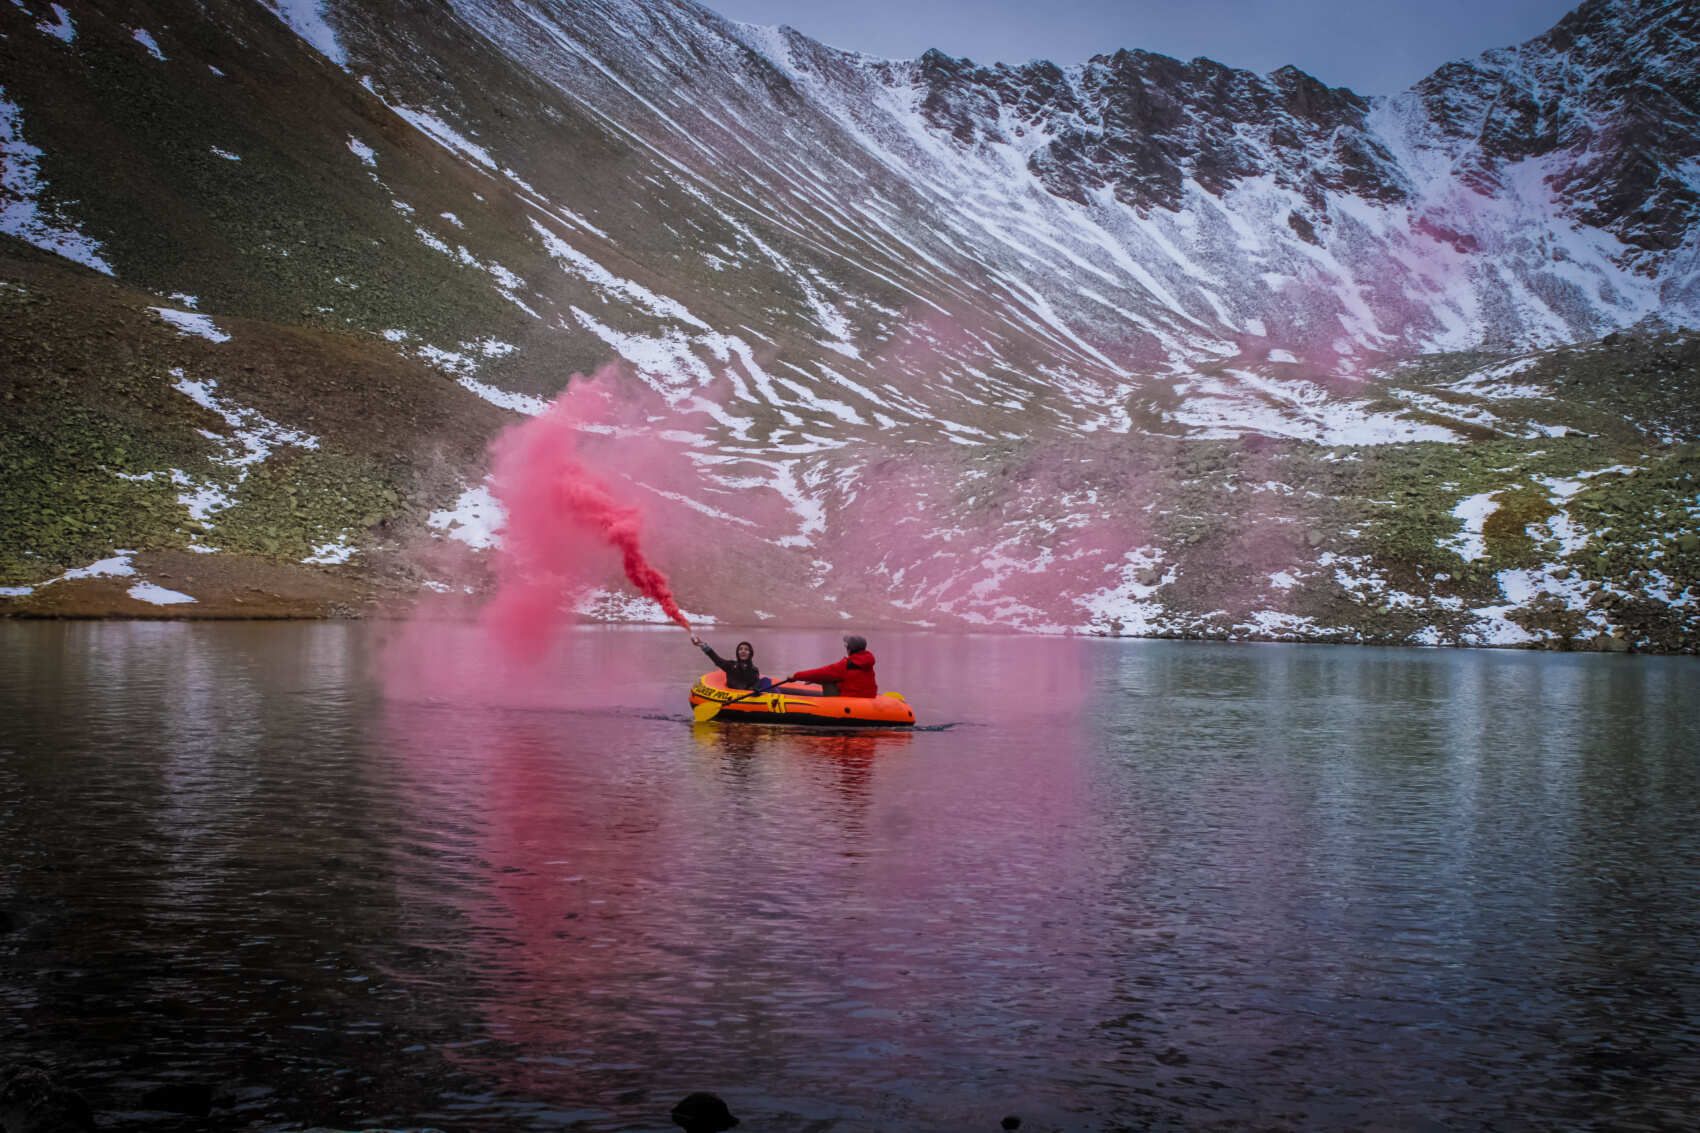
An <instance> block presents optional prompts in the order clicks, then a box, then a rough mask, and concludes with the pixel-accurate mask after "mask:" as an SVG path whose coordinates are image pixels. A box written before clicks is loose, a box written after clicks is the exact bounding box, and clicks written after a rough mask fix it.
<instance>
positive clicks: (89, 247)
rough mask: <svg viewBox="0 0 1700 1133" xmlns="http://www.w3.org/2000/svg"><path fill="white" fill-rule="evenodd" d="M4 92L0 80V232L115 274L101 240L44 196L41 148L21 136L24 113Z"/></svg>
mask: <svg viewBox="0 0 1700 1133" xmlns="http://www.w3.org/2000/svg"><path fill="white" fill-rule="evenodd" d="M5 95H6V89H5V87H3V86H0V232H4V233H5V234H6V235H8V236H16V237H17V238H18V239H20V240H22V241H24V242H25V243H26V244H33V245H34V246H35V247H37V248H40V249H41V250H42V251H44V252H52V253H53V254H54V255H56V256H63V257H65V258H66V259H68V260H72V261H74V262H76V263H79V264H82V265H83V266H84V267H88V268H93V269H94V270H95V271H98V272H104V273H106V274H107V275H111V274H113V272H112V265H111V264H108V263H107V262H106V260H105V259H104V258H103V257H102V256H101V254H100V253H101V247H100V242H99V241H97V240H94V239H91V238H90V237H88V236H85V235H83V234H82V233H81V232H79V231H78V230H77V226H76V225H75V224H73V223H71V222H69V221H67V220H66V219H65V218H64V217H63V216H62V215H61V214H60V213H59V210H58V209H57V208H56V207H55V206H54V205H52V204H49V203H46V202H44V201H42V199H41V193H42V190H43V189H45V188H46V187H47V186H46V183H45V182H43V181H42V180H41V175H40V173H39V171H38V160H39V159H40V157H41V154H42V151H41V150H40V149H39V148H37V147H35V146H32V145H30V144H29V143H28V142H26V141H24V135H23V113H22V111H20V110H19V109H18V104H17V103H15V102H9V101H7V99H6V97H5Z"/></svg>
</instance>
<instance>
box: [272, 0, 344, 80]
mask: <svg viewBox="0 0 1700 1133" xmlns="http://www.w3.org/2000/svg"><path fill="white" fill-rule="evenodd" d="M262 3H264V4H265V6H266V7H267V8H270V9H271V12H272V15H274V16H276V17H277V18H278V19H280V20H282V21H283V22H284V23H285V24H287V25H288V26H289V29H290V30H291V31H293V32H294V33H295V34H296V35H298V36H300V37H301V38H302V39H303V40H305V41H306V42H307V45H308V46H309V47H311V48H313V50H315V51H317V52H318V53H319V54H320V55H323V56H324V57H325V58H326V59H329V60H330V61H331V62H332V63H335V64H336V65H337V66H338V67H344V68H346V67H347V66H348V52H346V51H344V50H343V48H342V44H341V43H340V42H339V41H338V40H337V37H336V32H334V31H332V30H331V26H330V24H329V23H327V22H326V21H325V7H326V5H325V0H262Z"/></svg>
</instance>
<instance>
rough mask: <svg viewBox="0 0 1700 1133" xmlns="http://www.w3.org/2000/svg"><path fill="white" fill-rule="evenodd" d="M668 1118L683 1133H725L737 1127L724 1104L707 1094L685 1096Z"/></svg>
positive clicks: (730, 1112) (734, 1119)
mask: <svg viewBox="0 0 1700 1133" xmlns="http://www.w3.org/2000/svg"><path fill="white" fill-rule="evenodd" d="M670 1116H671V1117H672V1118H673V1124H674V1125H677V1126H678V1127H679V1128H681V1129H683V1130H684V1131H685V1133H725V1131H726V1130H728V1129H732V1128H735V1127H736V1126H737V1125H738V1119H737V1118H736V1117H733V1116H732V1111H731V1110H729V1109H727V1108H726V1103H725V1102H724V1101H721V1100H720V1098H719V1097H718V1096H716V1095H714V1094H709V1093H695V1094H687V1095H686V1096H685V1098H684V1099H683V1100H681V1101H680V1102H679V1104H678V1105H676V1106H674V1107H673V1112H672V1114H671V1115H670Z"/></svg>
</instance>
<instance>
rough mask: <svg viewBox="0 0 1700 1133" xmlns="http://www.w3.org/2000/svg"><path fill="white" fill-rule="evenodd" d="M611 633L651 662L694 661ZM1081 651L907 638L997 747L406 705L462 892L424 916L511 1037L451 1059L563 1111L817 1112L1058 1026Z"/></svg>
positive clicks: (409, 737)
mask: <svg viewBox="0 0 1700 1133" xmlns="http://www.w3.org/2000/svg"><path fill="white" fill-rule="evenodd" d="M582 636H583V637H585V638H591V637H598V636H600V637H611V638H613V639H615V640H617V641H621V642H623V643H624V646H625V648H626V649H627V650H628V652H629V653H630V654H631V655H632V656H629V657H628V658H627V663H629V664H632V665H633V666H635V667H638V668H642V667H644V666H645V665H646V664H648V665H656V664H659V663H660V662H658V660H657V659H658V658H660V657H663V656H666V655H667V653H668V651H667V650H666V649H665V648H664V646H662V645H661V643H660V642H658V641H656V640H655V635H638V634H624V635H621V634H617V633H616V634H607V633H602V634H596V633H586V634H584V635H582ZM772 644H773V645H774V648H775V651H780V650H783V651H785V652H786V653H787V655H789V652H790V651H791V650H794V649H800V648H803V647H804V645H805V641H804V640H803V639H802V638H801V635H795V636H794V637H790V638H782V640H781V641H780V642H776V643H772ZM1078 648H1079V647H1078V643H1069V642H1057V643H1051V647H1049V648H1047V646H1046V645H1044V644H1041V645H1039V646H1037V647H1035V646H1034V645H1033V643H1032V642H1013V641H1012V642H1011V643H1010V648H1009V651H1008V653H1007V655H1004V656H1003V659H999V658H1000V650H999V649H998V648H996V647H994V646H993V642H992V641H991V640H988V639H980V640H979V641H978V643H977V644H976V645H975V646H973V647H972V648H970V649H964V647H963V643H962V642H960V641H957V640H953V639H949V638H943V637H925V638H922V637H909V636H902V637H892V638H889V639H888V643H887V645H886V651H887V653H888V654H889V655H891V656H894V657H898V658H901V659H902V665H901V667H902V668H903V669H904V670H905V671H906V673H913V674H915V678H914V679H916V680H917V681H918V680H919V679H920V675H921V674H931V676H932V679H934V680H936V679H939V678H940V677H944V676H947V675H949V674H952V673H954V674H956V676H955V677H954V678H953V680H954V683H952V684H951V685H950V686H948V687H947V688H944V689H940V690H938V693H937V701H938V703H939V704H940V705H941V707H944V706H948V707H949V708H950V709H951V710H956V711H963V710H969V711H975V712H977V711H981V710H987V711H990V710H996V711H999V712H1001V713H1002V715H1003V716H1004V717H1005V719H1006V724H1005V725H1004V726H1003V727H1001V728H997V729H993V728H990V727H988V726H987V725H986V724H985V723H978V724H973V725H965V726H964V727H963V728H962V729H958V730H955V731H951V732H945V733H855V734H831V735H823V734H809V733H800V734H799V733H795V732H786V731H783V730H779V729H766V728H750V727H748V726H736V725H732V726H722V725H709V726H700V727H692V726H690V725H689V724H686V723H684V722H683V720H682V713H681V719H679V720H677V721H675V720H654V719H642V718H638V717H631V716H618V715H606V716H598V715H584V714H575V713H547V712H534V711H525V712H513V711H487V710H478V711H475V710H472V709H462V710H455V711H444V710H442V709H438V708H433V709H430V710H425V711H417V710H416V711H408V710H404V709H402V708H401V707H399V706H396V707H393V708H392V711H391V713H390V716H389V720H388V733H389V735H388V742H389V746H390V747H391V748H392V749H393V750H394V751H396V752H397V753H400V754H401V756H402V757H401V758H398V760H397V763H398V768H397V770H398V772H399V773H400V778H401V781H402V783H403V784H404V786H403V790H404V791H405V792H406V795H407V796H408V797H409V798H410V799H411V801H412V805H414V806H415V807H417V808H418V809H419V811H420V812H421V814H420V818H419V823H420V825H421V826H424V827H426V828H439V829H442V830H444V832H445V833H444V844H443V846H442V847H440V848H439V849H440V850H441V851H442V855H443V856H442V858H441V861H442V862H443V863H445V864H444V865H443V866H442V867H441V868H442V869H444V870H445V871H447V872H448V873H450V874H452V875H453V876H452V878H451V880H450V883H448V884H438V879H436V878H433V877H430V876H425V877H421V878H418V879H416V882H415V884H416V885H417V886H419V888H418V890H417V892H416V893H415V895H414V899H415V900H417V901H419V902H420V905H421V907H422V908H423V907H425V906H428V905H434V904H441V905H446V906H447V908H448V910H449V912H448V914H447V915H446V916H445V915H442V914H434V915H430V916H418V917H414V916H409V917H407V918H406V922H407V924H408V925H409V926H410V927H411V928H412V929H413V930H414V931H415V932H417V933H418V934H419V935H420V937H421V939H420V943H423V944H429V945H433V946H440V947H446V948H448V949H449V950H450V951H452V952H453V953H454V954H456V955H457V957H458V958H459V960H458V965H459V966H460V967H461V968H463V969H464V971H465V972H466V974H467V982H466V984H465V986H464V987H462V988H457V989H454V990H453V991H452V992H450V993H448V994H451V995H453V996H454V997H455V998H456V999H457V1000H458V1001H459V1002H460V1003H461V1007H462V1008H463V1009H464V1010H466V1011H470V1012H472V1013H474V1015H475V1016H476V1018H478V1019H479V1020H481V1022H482V1029H483V1031H484V1032H485V1033H487V1034H488V1035H489V1036H490V1037H492V1038H494V1039H496V1040H498V1041H499V1042H500V1043H501V1044H502V1046H501V1048H500V1052H499V1053H497V1052H496V1051H494V1050H492V1051H485V1050H482V1049H480V1048H470V1049H467V1050H464V1051H456V1052H453V1053H452V1054H451V1057H453V1058H456V1059H460V1060H464V1062H465V1064H466V1065H467V1066H468V1068H470V1069H473V1070H476V1072H477V1073H479V1074H480V1075H482V1076H486V1077H493V1078H495V1079H496V1080H498V1081H499V1082H500V1083H501V1085H502V1088H503V1089H504V1090H508V1091H513V1092H516V1093H518V1094H522V1095H525V1096H528V1097H537V1098H547V1099H552V1100H554V1101H556V1102H558V1103H560V1104H567V1103H569V1102H570V1103H573V1104H581V1105H582V1104H587V1103H591V1102H595V1103H596V1104H601V1105H608V1104H611V1103H610V1101H609V1099H610V1098H612V1097H615V1096H617V1095H618V1094H620V1093H621V1092H622V1091H625V1090H629V1089H639V1088H642V1089H645V1090H655V1091H660V1092H661V1093H663V1094H665V1092H666V1091H667V1090H674V1089H676V1090H678V1091H679V1093H680V1094H681V1095H682V1093H684V1092H686V1091H687V1090H688V1089H694V1088H736V1087H738V1086H740V1085H742V1086H743V1087H744V1088H746V1089H753V1090H758V1091H760V1092H762V1093H764V1094H771V1095H773V1096H778V1095H780V1094H785V1093H787V1092H789V1093H791V1094H792V1095H796V1096H798V1097H803V1098H815V1099H817V1100H818V1099H819V1098H825V1097H830V1096H833V1095H835V1094H838V1093H842V1092H843V1089H844V1082H845V1077H846V1075H847V1074H849V1073H851V1071H852V1068H854V1070H855V1072H856V1073H858V1074H861V1075H866V1076H867V1077H868V1083H869V1085H870V1086H871V1087H873V1088H876V1089H877V1088H885V1087H881V1086H880V1085H879V1084H880V1083H881V1082H885V1083H887V1084H888V1086H889V1087H890V1088H893V1089H896V1088H899V1086H900V1085H901V1080H902V1079H903V1078H904V1076H905V1075H906V1074H913V1073H916V1072H918V1071H917V1066H918V1063H917V1064H909V1065H906V1064H905V1063H904V1062H903V1057H904V1055H903V1052H904V1051H906V1050H912V1051H914V1052H916V1057H917V1058H918V1059H920V1061H922V1062H927V1063H929V1064H931V1063H933V1062H934V1061H935V1060H939V1059H942V1060H944V1062H945V1063H946V1064H948V1063H950V1062H951V1060H954V1059H962V1060H965V1061H966V1062H968V1063H972V1062H973V1061H974V1060H975V1059H976V1058H978V1057H980V1056H982V1055H983V1054H984V1053H985V1050H986V1048H987V1047H988V1044H989V1046H990V1048H992V1049H997V1048H999V1047H1000V1046H1001V1045H1002V1044H1005V1043H1008V1042H1010V1041H1012V1037H1013V1032H1011V1031H1010V1030H1009V1029H1008V1027H1007V1025H1006V1023H1007V1020H1008V1018H1009V1013H1010V1012H1011V1011H1013V1012H1014V1014H1015V1015H1016V1016H1021V1017H1028V1016H1031V1017H1035V1018H1036V1017H1038V1015H1039V1014H1040V1013H1042V1012H1043V1010H1044V1002H1043V1001H1044V999H1045V997H1046V996H1047V995H1049V994H1050V993H1051V990H1052V989H1051V987H1050V985H1048V984H1047V983H1046V981H1047V980H1057V979H1062V980H1068V979H1071V978H1074V977H1071V976H1070V975H1069V973H1067V972H1066V971H1064V970H1063V969H1062V968H1060V967H1058V968H1056V969H1055V970H1049V969H1051V967H1052V966H1053V965H1055V964H1056V963H1057V960H1056V957H1057V956H1059V955H1061V954H1062V953H1063V952H1065V951H1066V949H1059V948H1057V947H1056V943H1057V939H1058V938H1059V937H1067V938H1070V939H1072V938H1073V937H1074V936H1075V934H1076V933H1077V932H1078V931H1079V928H1078V925H1079V922H1080V918H1081V917H1082V916H1084V915H1085V914H1086V913H1087V912H1088V910H1089V904H1090V903H1089V902H1086V901H1085V900H1084V898H1083V897H1082V893H1083V891H1084V889H1085V880H1084V879H1085V877H1086V875H1087V874H1088V873H1089V872H1090V869H1091V866H1090V863H1089V861H1088V858H1087V856H1086V855H1085V854H1084V852H1083V850H1082V846H1081V844H1080V841H1079V834H1080V831H1081V830H1082V829H1083V825H1084V824H1083V815H1084V813H1085V812H1086V811H1087V810H1088V809H1089V803H1088V800H1087V798H1086V792H1085V786H1084V781H1083V780H1084V777H1083V773H1082V770H1081V762H1082V761H1081V756H1082V752H1081V749H1080V745H1079V744H1078V741H1077V739H1076V738H1075V737H1076V734H1075V733H1074V732H1073V731H1072V730H1071V729H1069V728H1067V727H1066V726H1059V724H1058V717H1057V715H1056V714H1055V713H1054V712H1035V711H1033V710H1032V709H1031V706H1032V705H1034V704H1044V703H1046V694H1047V693H1049V694H1050V695H1052V696H1053V697H1061V696H1063V695H1065V693H1068V692H1072V693H1074V694H1075V695H1076V696H1077V697H1078V695H1079V689H1080V687H1081V686H1082V685H1083V684H1084V682H1085V679H1086V673H1085V669H1086V666H1084V665H1083V664H1082V663H1081V661H1080V658H1079V655H1078ZM587 662H590V663H594V662H593V661H590V659H589V658H582V657H581V658H572V657H569V658H567V659H566V660H564V661H563V662H562V666H561V669H560V670H559V675H560V678H561V679H562V680H571V678H572V677H573V675H574V667H575V666H576V665H581V664H585V663H587ZM912 687H917V688H918V687H923V686H921V685H919V684H916V685H913V686H912ZM1016 694H1019V695H1016ZM928 695H929V697H931V696H932V695H933V694H931V693H929V694H928ZM1051 703H1054V701H1053V702H1051ZM1076 703H1078V700H1077V701H1076ZM448 863H452V864H448ZM1010 977H1015V979H1016V984H1017V986H1014V987H1012V986H1010V985H1009V984H1008V983H1007V982H1006V981H1007V980H1008V979H1009V978H1010ZM871 1052H885V1053H884V1054H882V1055H881V1057H880V1058H878V1059H875V1060H874V1064H872V1065H864V1063H866V1062H868V1060H869V1059H870V1058H871V1057H872V1054H871ZM921 1052H924V1058H922V1057H921ZM953 1088H955V1087H952V1086H951V1085H950V1084H948V1083H944V1082H937V1083H933V1084H932V1085H930V1086H929V1090H937V1091H938V1092H939V1094H940V1096H948V1095H949V1093H950V1091H951V1089H953Z"/></svg>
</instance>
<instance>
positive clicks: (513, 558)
mask: <svg viewBox="0 0 1700 1133" xmlns="http://www.w3.org/2000/svg"><path fill="white" fill-rule="evenodd" d="M617 410H618V405H617V404H616V402H615V400H614V398H613V397H612V395H611V389H610V383H609V382H607V381H605V380H602V376H601V375H598V380H594V381H575V382H573V383H572V384H571V385H570V386H569V387H568V388H567V389H566V390H564V391H563V392H562V393H561V395H560V396H559V397H558V398H556V399H555V402H554V404H553V405H551V406H550V407H549V408H548V410H547V411H545V412H544V413H543V414H542V415H541V416H538V417H534V418H532V419H531V420H529V421H525V422H522V423H520V424H518V425H515V426H514V427H512V428H511V429H508V430H507V431H506V432H504V433H502V435H501V436H499V437H497V438H496V440H495V441H494V443H492V445H491V446H490V447H491V455H492V458H493V459H492V467H491V471H490V486H491V490H492V491H493V493H494V494H495V496H496V498H497V500H499V501H500V502H501V505H502V508H503V510H504V511H505V512H506V513H507V522H506V524H505V526H504V527H503V529H502V545H501V548H500V550H499V551H498V552H497V556H496V562H495V567H496V577H497V583H498V586H497V590H496V595H495V597H494V598H493V599H492V600H491V602H490V605H489V606H488V607H487V608H486V610H485V612H484V622H485V625H486V626H487V627H488V628H489V630H490V632H491V634H492V635H493V636H494V637H495V638H496V640H497V641H498V642H499V643H500V644H501V646H502V647H503V649H504V650H505V651H506V652H507V653H508V654H509V655H510V656H516V657H531V658H535V657H538V656H541V655H542V653H543V651H544V650H545V649H547V648H548V645H549V641H550V639H551V638H552V637H553V635H554V632H555V630H556V629H557V627H558V626H559V625H560V624H561V622H562V621H563V620H564V619H565V618H566V617H567V616H568V612H569V610H570V607H571V606H572V604H573V603H574V602H575V601H576V600H577V599H578V598H580V597H582V596H583V594H584V593H585V592H586V591H587V590H588V589H589V588H590V586H591V584H592V582H593V581H594V580H595V579H596V578H597V577H598V576H599V575H600V573H601V568H600V567H599V565H598V562H597V560H598V559H600V558H601V557H602V555H603V554H604V553H605V552H606V550H608V549H612V550H614V551H617V552H618V553H619V555H620V561H621V565H622V566H623V567H624V568H625V572H626V577H627V578H628V579H630V580H631V583H632V585H633V586H634V587H636V588H637V590H638V592H639V593H641V594H643V595H644V596H645V597H648V598H652V599H654V600H655V601H656V602H657V603H659V604H660V606H661V609H662V610H663V611H664V612H665V613H666V614H667V616H668V617H669V618H671V619H673V621H675V622H677V623H678V624H679V625H681V626H683V627H684V628H685V629H687V630H689V629H690V628H691V625H690V622H688V621H687V620H686V619H685V615H684V614H683V613H681V612H680V610H679V604H678V602H677V601H675V600H674V598H673V591H672V588H671V587H670V586H669V585H668V583H667V576H666V575H664V574H662V573H661V572H660V571H659V570H657V569H656V568H655V567H654V566H653V565H652V564H651V563H650V562H649V560H648V559H647V558H646V557H645V555H644V553H643V535H642V529H643V517H642V513H641V512H640V511H639V509H638V508H637V507H635V506H633V505H631V504H628V503H625V502H623V501H621V500H620V499H618V498H617V495H616V491H615V489H614V488H612V487H610V484H609V482H608V481H607V480H604V479H603V478H602V477H600V476H598V475H597V474H596V473H595V472H593V471H591V469H590V468H589V466H588V465H587V463H586V458H585V456H584V455H583V446H585V445H586V444H587V442H588V441H589V440H591V439H593V438H594V434H597V433H601V434H610V433H612V434H616V436H618V434H620V433H621V432H622V431H623V430H622V429H621V428H620V427H619V425H618V424H616V423H615V419H616V418H617V416H618V412H617ZM644 442H645V437H644V435H643V434H642V433H641V432H640V433H638V435H631V436H620V437H619V439H612V440H610V441H609V442H608V443H609V444H612V445H621V446H629V445H641V444H643V443H644Z"/></svg>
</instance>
